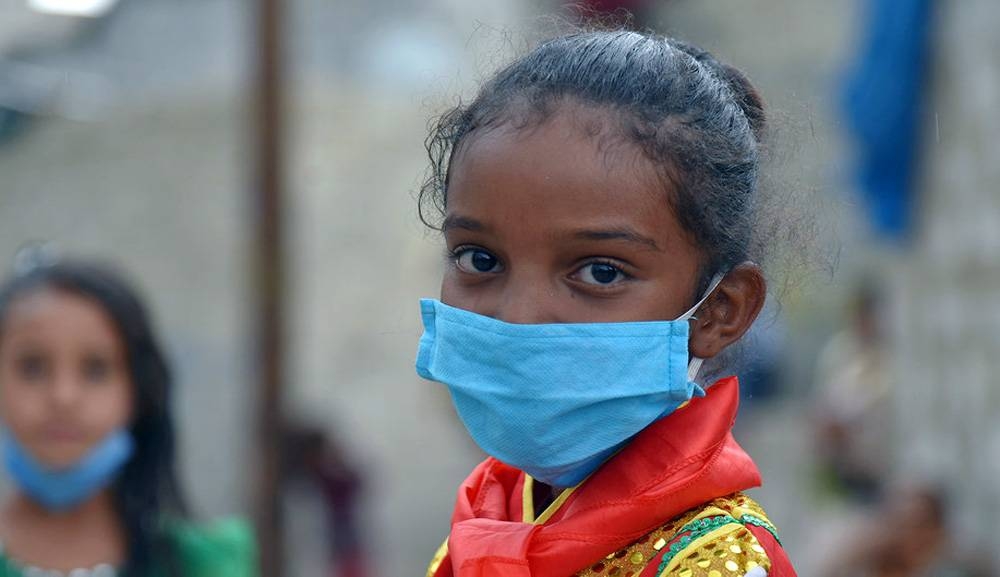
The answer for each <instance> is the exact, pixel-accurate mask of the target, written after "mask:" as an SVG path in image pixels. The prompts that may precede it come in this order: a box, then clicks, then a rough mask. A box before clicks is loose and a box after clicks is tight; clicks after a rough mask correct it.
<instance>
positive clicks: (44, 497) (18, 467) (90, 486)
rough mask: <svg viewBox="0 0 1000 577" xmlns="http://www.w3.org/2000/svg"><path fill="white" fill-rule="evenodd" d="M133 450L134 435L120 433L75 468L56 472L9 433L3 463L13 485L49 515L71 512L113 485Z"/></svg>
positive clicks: (6, 436) (6, 433)
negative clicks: (51, 513) (41, 462)
mask: <svg viewBox="0 0 1000 577" xmlns="http://www.w3.org/2000/svg"><path fill="white" fill-rule="evenodd" d="M134 449H135V442H134V441H133V440H132V435H131V434H130V433H129V432H128V431H126V430H124V429H118V430H116V431H114V432H112V433H111V434H109V435H108V436H106V437H105V438H104V440H102V441H101V442H100V443H98V444H97V446H96V447H94V448H93V449H91V450H90V452H89V453H87V455H86V456H84V457H83V458H82V459H80V461H79V462H77V463H76V464H74V465H72V466H70V467H69V468H66V469H59V470H54V469H50V468H48V467H45V466H43V465H42V464H40V463H39V462H38V461H36V460H35V459H34V457H32V456H31V455H30V454H29V453H28V451H27V450H26V449H25V448H24V447H23V446H21V444H20V443H19V442H18V441H17V439H15V438H14V436H13V435H12V434H11V433H10V431H5V434H4V438H3V451H4V463H5V464H6V466H7V471H8V472H9V473H10V475H11V477H13V478H14V482H15V483H16V484H17V486H18V487H20V489H21V490H22V491H24V492H25V494H27V495H28V496H29V497H31V499H32V500H34V501H36V502H37V503H39V504H40V505H42V506H43V507H45V508H46V509H48V510H50V511H63V510H66V509H70V508H72V507H74V506H75V505H79V504H80V503H83V502H84V501H86V500H87V499H89V498H90V497H92V496H94V495H95V494H97V492H98V491H100V490H101V489H104V488H105V487H107V486H108V485H110V484H111V482H112V481H114V479H115V477H116V476H117V475H118V472H119V471H120V470H121V469H122V467H123V466H124V465H125V463H127V462H128V460H129V459H130V458H131V457H132V452H133V451H134Z"/></svg>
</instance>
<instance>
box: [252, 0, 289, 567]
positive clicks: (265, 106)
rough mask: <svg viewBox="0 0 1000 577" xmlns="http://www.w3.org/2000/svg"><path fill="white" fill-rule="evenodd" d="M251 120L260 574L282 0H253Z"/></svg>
mask: <svg viewBox="0 0 1000 577" xmlns="http://www.w3.org/2000/svg"><path fill="white" fill-rule="evenodd" d="M257 6H258V9H259V12H258V14H257V23H256V24H257V34H256V35H257V46H256V54H257V61H256V79H255V83H256V94H257V96H256V102H255V111H254V114H255V116H256V119H255V120H256V122H255V123H254V126H255V145H254V146H255V155H254V158H255V163H254V170H255V172H256V175H255V176H256V178H255V189H254V191H253V200H254V203H253V204H254V209H255V221H256V227H255V236H256V238H255V243H256V259H255V271H254V274H255V280H256V283H255V286H256V290H257V294H256V297H257V299H258V300H257V307H258V308H257V339H258V340H257V347H258V350H257V353H258V354H257V355H256V359H257V363H258V365H257V371H256V374H257V375H258V378H259V383H258V387H259V389H258V391H259V394H258V403H259V407H258V431H257V432H258V439H257V446H258V447H259V460H258V472H259V477H258V487H257V490H258V493H257V530H258V539H259V543H260V556H261V559H260V562H261V573H260V574H261V575H266V576H267V577H280V576H281V575H282V573H283V569H284V562H283V561H284V559H283V555H282V553H283V548H284V547H283V545H284V532H283V524H282V515H281V500H280V495H281V476H282V472H281V469H282V467H281V439H282V432H283V428H284V427H283V422H282V417H283V412H282V402H281V401H282V395H281V391H282V386H281V385H282V381H283V377H284V331H285V326H284V314H283V304H284V296H285V294H284V293H285V271H284V266H283V260H282V256H283V253H284V251H283V233H282V218H283V210H282V209H283V203H282V193H283V158H282V150H283V143H284V138H283V137H284V126H283V122H282V109H283V90H282V89H283V80H284V79H283V71H282V56H283V53H282V18H281V15H282V14H281V13H282V5H281V0H258V4H257Z"/></svg>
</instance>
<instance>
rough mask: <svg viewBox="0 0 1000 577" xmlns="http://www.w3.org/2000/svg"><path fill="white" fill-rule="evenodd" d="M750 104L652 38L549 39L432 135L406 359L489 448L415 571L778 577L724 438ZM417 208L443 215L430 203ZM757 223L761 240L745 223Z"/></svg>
mask: <svg viewBox="0 0 1000 577" xmlns="http://www.w3.org/2000/svg"><path fill="white" fill-rule="evenodd" d="M763 130H764V111H763V104H762V102H761V99H760V97H759V95H758V94H757V92H756V90H755V89H754V88H753V86H752V85H751V84H750V82H749V81H748V80H747V79H746V77H745V76H744V75H743V74H742V73H740V72H739V71H737V70H736V69H734V68H732V67H730V66H727V65H725V64H721V63H720V62H718V61H716V60H715V59H714V58H713V57H712V56H711V55H710V54H708V53H707V52H704V51H702V50H700V49H698V48H695V47H694V46H691V45H688V44H684V43H681V42H678V41H676V40H673V39H670V38H662V37H656V36H651V35H645V34H639V33H635V32H626V31H602V32H588V33H579V34H573V35H569V36H565V37H561V38H557V39H555V40H552V41H550V42H547V43H545V44H543V45H542V46H540V47H539V48H537V49H535V50H534V51H533V52H531V53H530V54H528V55H527V56H525V57H523V58H521V59H519V60H518V61H516V62H514V63H513V64H511V65H510V66H508V67H506V68H505V69H503V70H501V71H500V72H499V73H497V75H496V76H495V77H494V78H493V79H492V80H490V81H489V82H488V83H487V84H486V85H485V86H484V87H483V88H482V90H481V91H480V93H479V95H478V96H477V97H476V99H475V100H474V101H472V102H471V103H470V104H468V105H467V106H460V107H458V108H456V109H454V110H452V111H450V112H448V113H446V114H445V115H444V116H443V117H441V119H440V120H439V121H438V122H437V124H436V126H435V127H434V130H433V132H432V134H431V136H430V138H429V139H428V150H429V152H430V156H431V160H432V171H431V177H430V178H429V180H428V182H427V183H426V184H425V186H424V188H423V189H422V191H421V197H422V198H421V200H422V201H423V202H422V209H423V210H422V212H421V214H422V216H423V217H424V220H425V222H428V221H431V222H429V224H431V225H432V226H435V227H437V228H439V229H440V230H441V231H443V234H444V238H445V242H446V244H447V253H448V257H449V261H450V264H449V266H448V267H447V270H446V272H445V274H444V279H443V282H442V287H441V299H440V301H433V300H424V301H422V303H421V307H422V315H423V322H424V328H425V331H424V335H423V337H422V338H421V341H420V350H419V352H418V358H417V371H418V372H419V373H420V374H421V375H422V376H423V377H425V378H428V379H432V380H435V381H439V382H441V383H443V384H445V385H446V386H447V387H448V388H449V390H450V392H451V395H452V399H453V401H454V404H455V407H456V409H457V412H458V414H459V416H460V417H461V419H462V421H463V423H464V424H465V426H466V428H467V429H468V431H469V433H470V435H471V436H472V437H473V439H475V441H476V442H477V443H478V444H479V445H480V447H481V448H482V449H483V450H484V451H485V452H486V453H487V454H489V455H490V458H488V459H487V460H486V461H484V462H483V463H482V464H481V465H479V467H477V468H476V469H475V470H474V471H473V472H472V474H471V475H470V476H469V478H468V479H467V480H466V481H465V482H464V483H463V484H462V487H461V488H460V490H459V493H458V500H457V504H456V506H455V511H454V514H453V516H452V526H451V532H450V535H449V537H448V539H447V541H446V542H445V544H444V545H443V546H442V547H441V549H440V551H439V552H438V554H437V555H436V556H435V558H434V560H433V562H432V563H431V566H430V569H429V571H428V573H427V574H428V575H429V576H434V577H447V576H451V575H457V576H460V577H466V576H468V577H474V576H484V577H485V576H532V577H549V576H552V577H555V576H566V575H572V574H575V575H607V576H622V577H624V576H642V577H652V576H667V575H669V576H674V575H676V576H683V577H690V576H708V577H723V576H737V575H748V576H754V577H758V576H765V575H769V576H771V577H789V576H794V575H795V573H794V570H793V569H792V567H791V565H790V563H789V561H788V559H787V557H786V555H785V553H784V552H783V550H782V548H781V546H780V544H779V540H778V537H777V533H776V530H775V528H774V526H773V525H772V524H771V523H770V521H768V519H767V516H766V515H765V514H764V512H763V511H762V510H761V508H760V507H759V506H758V505H757V504H756V503H755V502H754V501H753V500H751V499H750V498H749V497H747V496H746V495H744V494H743V493H742V491H744V490H746V489H749V488H751V487H754V486H757V485H759V483H760V476H759V473H758V471H757V469H756V467H755V466H754V463H753V461H752V460H751V459H750V457H749V456H748V455H747V454H746V453H745V452H744V451H743V450H742V449H741V448H740V446H739V445H737V443H736V442H735V441H734V440H733V437H732V435H731V434H730V428H731V426H732V423H733V420H734V418H735V415H736V409H737V399H738V390H737V382H736V378H735V377H727V378H722V379H721V380H717V381H714V382H712V381H711V380H705V379H703V378H702V379H699V378H698V376H699V374H700V371H699V369H700V367H701V364H702V361H703V360H709V361H710V363H709V364H710V365H712V364H714V365H716V366H714V367H711V366H710V367H707V368H710V369H714V370H713V371H712V372H718V371H722V370H725V367H723V366H719V358H720V353H722V352H723V351H724V350H725V349H726V348H727V347H729V346H730V345H732V344H734V343H735V342H737V341H738V340H739V339H740V337H741V336H742V335H743V334H744V333H746V331H747V329H748V328H749V327H750V325H751V324H752V323H753V322H754V320H755V319H756V317H757V315H758V313H759V312H760V309H761V307H762V305H763V303H764V298H765V292H766V286H765V281H764V276H763V273H762V272H761V269H760V268H759V267H758V266H757V265H756V264H754V261H758V262H759V260H758V259H759V257H760V255H759V252H758V247H759V246H761V244H762V243H761V242H759V240H760V239H758V238H757V236H756V235H757V234H759V230H758V229H757V228H756V227H755V215H756V214H758V213H757V211H755V205H756V202H755V197H756V192H757V181H758V175H757V172H758V165H759V155H760V139H761V135H762V133H763ZM427 208H433V209H435V211H436V214H437V215H438V216H439V217H440V218H439V219H437V218H435V219H433V220H432V219H430V218H429V217H428V215H429V213H428V212H427V210H426V209H427ZM764 240H767V239H764Z"/></svg>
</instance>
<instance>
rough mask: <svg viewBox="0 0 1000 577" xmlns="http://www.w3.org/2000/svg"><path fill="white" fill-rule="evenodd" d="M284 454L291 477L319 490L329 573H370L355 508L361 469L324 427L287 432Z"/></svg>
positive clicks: (360, 576)
mask: <svg viewBox="0 0 1000 577" xmlns="http://www.w3.org/2000/svg"><path fill="white" fill-rule="evenodd" d="M289 437H290V438H289V439H288V443H287V446H286V451H285V456H286V457H287V458H288V459H289V461H290V462H289V463H288V464H287V466H288V469H289V472H290V473H291V475H292V477H293V478H294V477H296V476H297V477H299V478H301V479H303V480H305V481H307V482H309V483H311V484H313V485H314V487H315V488H316V489H318V490H319V493H320V497H321V498H322V500H323V504H324V505H325V506H326V521H327V527H326V530H327V532H328V535H329V538H328V541H327V543H328V553H329V556H330V570H329V572H328V576H329V577H367V576H369V575H371V572H370V570H369V569H370V563H368V562H367V560H366V555H365V548H364V547H363V545H362V536H361V528H360V527H359V523H358V508H359V504H360V497H361V494H362V491H363V489H364V483H363V477H362V475H361V473H360V472H359V471H358V470H357V469H356V468H355V467H353V466H352V465H351V463H350V462H349V461H348V460H347V458H346V456H345V455H344V452H343V450H342V449H341V448H340V446H339V445H338V444H337V443H336V441H335V440H334V439H333V438H331V437H330V436H329V435H328V434H327V433H326V432H325V431H323V430H322V429H319V428H316V427H302V428H300V429H298V430H296V431H293V432H292V433H291V434H290V435H289Z"/></svg>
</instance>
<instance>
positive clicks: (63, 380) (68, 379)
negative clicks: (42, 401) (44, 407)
mask: <svg viewBox="0 0 1000 577" xmlns="http://www.w3.org/2000/svg"><path fill="white" fill-rule="evenodd" d="M80 387H81V385H80V381H79V379H78V378H77V377H76V375H74V374H73V373H72V372H71V371H61V372H59V373H57V374H56V378H55V379H53V380H52V385H51V389H50V390H49V400H50V401H51V402H52V404H54V405H56V406H57V407H70V406H73V405H75V404H76V401H77V399H78V398H79V397H80Z"/></svg>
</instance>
